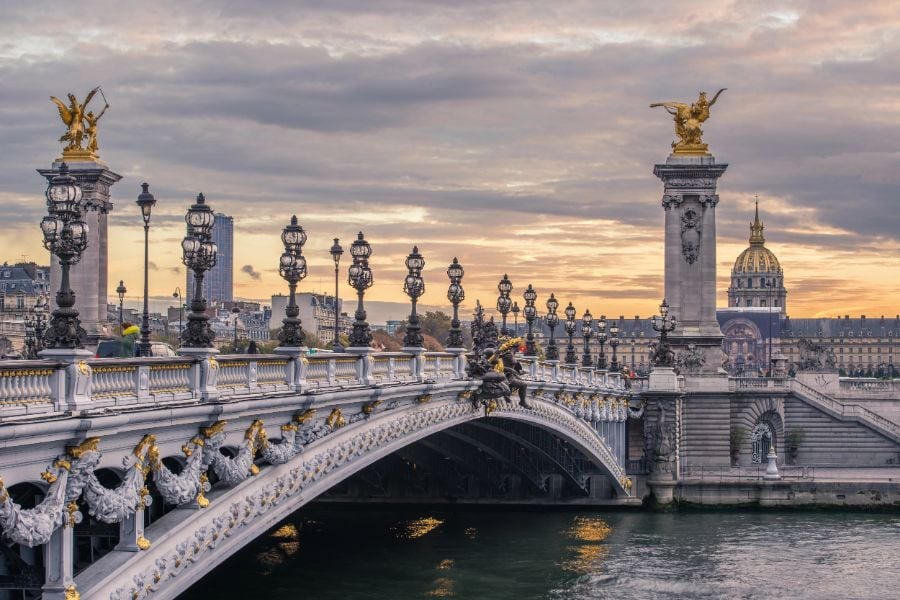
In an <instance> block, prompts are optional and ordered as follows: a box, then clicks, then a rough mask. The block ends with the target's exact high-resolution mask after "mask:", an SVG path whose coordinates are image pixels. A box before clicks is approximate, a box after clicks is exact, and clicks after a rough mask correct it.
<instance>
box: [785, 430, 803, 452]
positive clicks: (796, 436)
mask: <svg viewBox="0 0 900 600" xmlns="http://www.w3.org/2000/svg"><path fill="white" fill-rule="evenodd" d="M804 439H806V430H804V429H803V428H802V427H792V428H791V429H788V430H787V431H786V432H785V433H784V443H785V444H786V445H787V447H788V449H790V448H799V447H800V446H801V445H802V444H803V440H804Z"/></svg>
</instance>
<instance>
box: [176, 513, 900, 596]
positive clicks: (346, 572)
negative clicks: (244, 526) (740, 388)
mask: <svg viewBox="0 0 900 600" xmlns="http://www.w3.org/2000/svg"><path fill="white" fill-rule="evenodd" d="M898 557H900V515H898V514H896V513H854V512H813V511H794V512H779V511H748V512H739V511H702V512H701V511H687V512H683V511H682V512H672V513H654V512H640V511H604V510H597V511H578V512H571V511H564V510H558V509H546V510H529V511H525V510H500V509H491V510H477V509H472V508H465V507H456V508H450V509H434V508H380V507H374V506H369V505H355V506H349V507H340V508H336V509H325V508H308V509H304V510H302V511H300V512H298V513H296V514H295V515H293V516H292V517H291V518H290V519H288V520H287V521H285V522H283V523H281V524H280V525H279V526H278V527H276V528H275V529H273V530H272V531H270V532H269V533H268V534H267V535H264V536H262V537H260V538H259V539H258V540H256V541H255V542H254V543H253V544H251V545H250V546H248V547H246V548H244V549H243V550H241V551H240V552H239V553H237V554H236V555H234V556H233V557H232V558H230V559H229V560H228V561H226V562H225V563H223V564H222V565H220V566H219V567H218V568H217V569H216V570H214V571H213V572H211V573H210V574H209V575H207V576H206V577H205V578H204V579H202V580H201V581H200V582H198V583H197V584H195V585H194V586H193V587H192V588H191V589H190V590H189V591H188V592H187V593H186V594H184V595H183V596H182V598H184V599H185V600H201V599H204V600H206V599H208V598H216V599H217V600H238V599H240V600H247V599H251V598H260V599H267V600H268V599H271V600H281V599H288V598H290V599H292V600H293V599H299V598H302V599H305V600H375V599H379V600H380V599H390V600H405V599H414V598H415V599H422V598H460V599H469V598H472V599H489V600H494V599H496V600H504V599H509V600H513V599H515V600H526V599H531V598H546V599H551V600H557V599H559V600H561V599H572V600H582V599H589V598H615V599H616V600H626V599H645V598H729V599H731V598H815V599H817V600H824V599H830V598H834V599H849V598H885V599H887V598H898V597H900V568H898V566H897V565H898V563H897V561H898Z"/></svg>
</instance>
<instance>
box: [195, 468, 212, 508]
mask: <svg viewBox="0 0 900 600" xmlns="http://www.w3.org/2000/svg"><path fill="white" fill-rule="evenodd" d="M208 484H209V476H208V475H207V474H206V473H201V474H200V492H199V493H198V494H197V506H199V507H200V508H206V507H207V506H209V498H207V497H206V496H204V495H203V494H204V492H205V491H206V486H207V485H208Z"/></svg>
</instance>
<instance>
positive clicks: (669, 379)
mask: <svg viewBox="0 0 900 600" xmlns="http://www.w3.org/2000/svg"><path fill="white" fill-rule="evenodd" d="M683 383H684V382H683V380H679V377H678V375H677V374H676V373H675V369H673V368H672V367H653V369H652V370H651V371H650V376H649V377H648V378H647V387H648V389H649V390H650V391H651V392H677V391H679V390H680V389H681V387H682V385H683Z"/></svg>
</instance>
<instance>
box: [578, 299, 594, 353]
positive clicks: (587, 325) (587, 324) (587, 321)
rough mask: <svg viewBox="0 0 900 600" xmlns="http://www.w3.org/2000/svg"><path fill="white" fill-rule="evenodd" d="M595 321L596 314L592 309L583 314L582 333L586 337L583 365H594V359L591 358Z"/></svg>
mask: <svg viewBox="0 0 900 600" xmlns="http://www.w3.org/2000/svg"><path fill="white" fill-rule="evenodd" d="M593 323H594V316H593V315H592V314H591V311H590V310H586V311H584V315H582V316H581V335H582V336H583V337H584V353H583V354H582V356H581V366H582V367H591V366H593V361H592V360H591V347H590V343H591V336H593V335H594V330H593V328H592V324H593Z"/></svg>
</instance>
